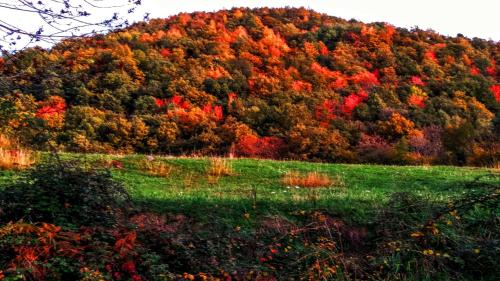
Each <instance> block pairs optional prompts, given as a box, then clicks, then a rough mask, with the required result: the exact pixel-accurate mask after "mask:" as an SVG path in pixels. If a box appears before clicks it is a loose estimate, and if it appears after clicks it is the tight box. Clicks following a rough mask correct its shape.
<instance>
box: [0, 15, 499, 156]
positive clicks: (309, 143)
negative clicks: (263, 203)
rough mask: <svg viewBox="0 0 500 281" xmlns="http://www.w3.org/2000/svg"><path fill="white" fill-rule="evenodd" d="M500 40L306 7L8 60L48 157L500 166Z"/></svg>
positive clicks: (11, 124) (5, 74)
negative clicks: (53, 150)
mask: <svg viewBox="0 0 500 281" xmlns="http://www.w3.org/2000/svg"><path fill="white" fill-rule="evenodd" d="M499 63H500V44H499V43H498V42H491V41H485V40H482V39H478V38H474V39H472V40H471V39H467V38H464V37H461V36H458V37H453V38H452V37H444V36H441V35H439V34H436V33H434V32H431V31H422V30H410V31H409V30H406V29H401V28H396V27H394V26H391V25H389V24H385V23H374V24H364V23H360V22H356V21H346V20H342V19H339V18H335V17H331V16H327V15H324V14H319V13H316V12H313V11H310V10H306V9H267V8H262V9H254V10H250V9H233V10H230V11H219V12H215V13H193V14H180V15H178V16H174V17H171V18H168V19H157V20H151V21H150V22H148V23H140V24H135V25H133V26H131V27H129V28H127V29H125V30H119V31H115V32H112V33H109V34H107V35H99V36H94V37H91V38H84V39H78V40H68V41H65V42H62V43H60V44H58V45H56V46H54V47H53V48H52V49H51V50H42V49H37V48H35V49H27V50H24V51H22V52H19V53H18V54H16V55H14V56H13V57H4V58H3V60H2V61H1V62H0V73H1V76H0V108H1V111H0V113H1V115H2V116H1V117H2V118H1V119H0V127H1V128H2V132H3V133H5V134H11V135H16V136H18V137H20V138H21V139H22V140H23V141H24V142H26V143H27V144H29V145H31V146H33V147H39V148H43V146H44V145H45V144H46V143H47V141H50V143H51V144H52V145H54V146H57V147H59V148H61V149H66V150H69V151H101V152H110V151H113V152H116V151H120V152H132V151H136V152H148V153H150V152H151V153H170V154H190V153H197V154H227V153H233V154H236V155H239V156H250V157H266V158H291V159H304V160H322V161H332V162H379V163H395V164H408V163H444V164H468V165H495V164H497V163H498V159H499V153H500V148H499V143H500V142H499V135H500V134H499V130H500V113H499V112H500V111H499V109H500V82H499V72H498V70H497V65H498V64H499Z"/></svg>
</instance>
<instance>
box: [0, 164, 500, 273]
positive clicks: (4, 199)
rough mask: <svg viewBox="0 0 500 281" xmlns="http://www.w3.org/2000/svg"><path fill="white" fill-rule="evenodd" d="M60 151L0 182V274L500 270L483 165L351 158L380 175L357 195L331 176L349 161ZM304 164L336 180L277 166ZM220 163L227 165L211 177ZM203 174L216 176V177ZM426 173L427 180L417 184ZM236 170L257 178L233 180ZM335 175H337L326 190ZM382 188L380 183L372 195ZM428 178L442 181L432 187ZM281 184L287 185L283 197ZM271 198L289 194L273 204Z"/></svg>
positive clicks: (494, 187) (490, 177) (495, 182)
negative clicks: (312, 181) (375, 162)
mask: <svg viewBox="0 0 500 281" xmlns="http://www.w3.org/2000/svg"><path fill="white" fill-rule="evenodd" d="M62 158H63V159H62V160H57V161H56V159H51V161H50V162H42V163H41V164H39V165H37V166H36V167H35V168H34V169H32V170H29V171H28V172H27V173H24V174H22V175H20V174H18V173H15V174H12V173H9V172H4V173H2V175H3V178H4V177H7V178H8V179H10V180H2V181H1V182H2V183H3V185H2V190H1V192H0V223H1V227H0V251H1V253H2V255H1V256H0V270H1V271H0V280H134V281H137V280H261V281H262V280H495V279H496V278H497V277H498V276H499V272H498V268H497V266H496V265H497V264H498V262H499V260H498V257H499V255H498V253H499V247H500V246H499V244H498V243H499V237H498V234H499V233H500V231H499V230H500V229H499V217H500V216H499V206H498V203H499V201H498V195H499V182H500V180H499V178H498V174H495V173H492V172H488V171H486V170H470V171H468V172H466V171H465V170H458V168H450V169H449V170H446V168H444V167H443V168H442V169H441V171H440V172H438V170H427V171H424V172H423V173H421V174H420V175H419V174H418V169H422V168H419V167H406V168H403V167H393V168H390V167H385V168H384V167H377V166H374V167H372V170H370V167H359V168H361V170H364V171H365V173H372V174H376V175H375V176H377V177H378V178H383V180H382V181H380V182H378V183H376V184H374V182H370V179H369V177H368V178H364V179H362V181H364V182H366V183H365V184H366V186H363V187H361V189H360V190H356V188H357V187H356V179H352V178H351V177H350V176H346V175H345V174H343V176H342V177H340V176H338V175H342V173H340V172H339V171H338V170H337V171H335V173H334V174H332V173H331V172H332V170H331V169H340V170H342V169H344V172H346V173H351V174H349V175H354V174H353V173H355V170H356V168H357V167H356V166H348V165H347V166H343V167H342V166H341V167H338V166H331V167H330V166H328V165H315V167H314V166H313V165H312V164H303V163H299V162H296V163H293V162H290V163H288V162H283V163H279V162H272V161H261V160H244V159H242V160H222V159H219V160H212V161H206V160H205V159H198V160H196V159H162V158H158V159H153V158H151V157H149V158H144V157H139V156H134V157H125V158H115V159H112V158H109V157H102V156H91V157H88V158H87V159H85V160H84V161H83V162H75V160H71V159H67V158H74V156H71V155H70V156H68V155H64V156H63V157H62ZM141 161H154V162H161V163H163V165H159V164H154V165H145V164H143V163H142V164H141ZM259 165H260V168H259ZM264 165H266V166H264ZM154 166H157V167H160V168H158V169H160V170H164V169H165V167H166V166H168V167H170V172H169V173H168V174H161V173H160V174H156V175H152V174H151V172H152V168H151V167H154ZM221 167H222V168H221ZM108 169H112V171H113V172H112V173H110V172H109V170H108ZM307 169H309V170H310V169H315V170H316V171H317V173H318V174H320V175H322V179H324V178H326V177H330V178H331V179H333V178H334V177H333V175H337V177H336V178H335V179H336V180H335V181H332V184H331V185H330V186H321V187H319V186H314V188H307V187H300V186H287V185H286V184H287V183H285V182H283V179H287V177H289V175H290V173H289V171H291V170H294V171H297V170H302V171H306V170H307ZM350 169H352V170H353V171H349V170H350ZM384 169H389V171H384ZM429 169H433V168H429ZM453 169H455V170H453ZM220 170H224V171H226V172H224V173H215V172H214V171H220ZM276 170H280V171H278V172H276ZM252 171H253V172H254V173H256V174H259V175H260V180H261V182H259V178H256V177H255V176H254V175H253V174H251V173H252ZM318 171H321V173H320V172H318ZM190 173H191V174H190ZM247 173H248V174H247ZM274 173H276V174H274ZM296 173H297V172H296ZM398 173H399V174H401V175H400V176H401V182H400V183H401V184H404V183H405V182H408V181H409V180H411V181H413V182H417V180H416V179H420V180H422V181H423V182H421V183H419V184H417V185H414V187H413V188H410V189H407V188H405V187H401V186H399V184H397V185H395V183H398V182H397V180H395V179H394V178H392V179H391V178H390V177H388V175H394V174H398ZM412 173H415V174H416V175H415V174H412ZM454 173H459V174H461V175H462V178H460V179H457V177H456V174H454ZM214 174H218V177H217V178H216V179H215V180H214V178H213V176H214ZM427 174H433V175H432V176H431V177H430V178H429V179H427V183H426V182H425V180H426V179H425V178H424V175H427ZM16 175H18V176H16ZM19 175H20V176H19ZM141 175H142V178H141ZM276 175H281V176H276ZM368 176H370V175H368ZM16 177H17V179H16ZM246 177H248V179H249V180H252V179H253V182H254V185H255V187H253V188H252V187H251V186H248V187H243V189H241V188H242V186H243V185H245V184H246V183H247V181H246V180H245V179H246ZM273 178H274V182H271V180H270V179H273ZM340 178H342V182H343V184H342V185H337V184H336V183H337V182H338V181H339V179H340ZM300 179H301V180H303V178H300ZM446 179H453V181H451V182H447V181H446ZM12 180H14V181H15V183H11V182H12ZM391 180H392V182H390V181H391ZM134 181H135V182H134ZM384 181H385V183H384ZM121 182H123V183H124V184H125V185H126V186H127V188H126V189H124V188H123V183H121ZM322 182H323V181H322ZM358 183H359V182H358ZM384 184H386V185H387V187H389V189H388V190H387V191H388V192H383V190H384ZM408 184H409V185H410V184H411V183H410V182H408ZM155 185H157V189H156V188H155V187H154V186H155ZM425 185H431V186H432V187H433V188H434V185H435V190H434V192H435V193H434V194H435V196H433V197H429V196H427V195H426V194H425V192H424V191H425V188H422V186H425ZM438 186H441V187H442V188H443V189H441V192H442V193H441V195H440V196H439V194H440V191H439V189H438V188H437V187H438ZM370 187H371V188H370ZM148 188H150V189H151V190H149V192H151V193H150V194H148V191H147V189H148ZM358 188H359V187H358ZM349 189H354V191H355V194H358V193H363V190H364V192H367V191H369V190H371V191H372V192H381V191H382V192H381V195H380V196H381V197H384V196H385V197H386V198H389V199H388V200H383V202H378V203H377V204H378V205H377V206H379V207H378V208H374V206H373V205H371V204H370V203H369V201H378V199H377V198H379V197H377V195H375V196H374V197H371V199H369V198H370V197H369V196H370V195H368V197H364V202H363V200H362V198H363V196H362V195H358V197H357V198H353V196H354V195H349V192H351V191H349ZM405 189H406V190H405ZM126 190H127V191H126ZM160 190H163V195H162V194H161V193H158V192H159V191H160ZM265 190H268V192H269V193H268V194H266V193H265ZM190 191H193V194H195V192H196V194H197V196H198V197H196V198H194V197H193V196H194V195H190ZM285 191H287V192H291V193H294V194H293V196H292V197H286V196H288V195H286V192H285ZM155 192H156V193H155ZM169 192H173V193H172V194H170V195H169ZM276 192H280V193H281V194H275V193H276ZM332 192H333V193H332ZM129 194H130V195H129ZM273 196H277V197H274V198H273ZM301 196H303V197H301ZM329 196H331V197H329ZM280 198H281V199H285V200H284V201H288V202H286V203H283V202H282V203H280ZM287 198H288V199H287ZM334 198H337V200H338V201H336V202H341V201H344V202H345V203H347V205H351V206H355V207H356V209H349V208H347V207H346V206H341V204H336V202H334V204H332V205H328V203H327V202H328V201H331V200H333V199H334ZM325 199H328V200H325ZM356 200H357V201H359V202H358V204H357V205H355V203H354V202H355V201H356ZM155 201H156V202H155ZM335 205H339V206H335ZM362 209H364V210H362Z"/></svg>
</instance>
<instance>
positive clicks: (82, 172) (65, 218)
mask: <svg viewBox="0 0 500 281" xmlns="http://www.w3.org/2000/svg"><path fill="white" fill-rule="evenodd" d="M51 160H55V159H51ZM127 200H128V195H127V192H126V190H125V188H124V186H123V185H122V184H121V183H119V182H117V181H115V180H113V178H112V176H111V173H110V172H109V171H108V170H103V169H94V168H87V167H85V166H83V165H82V164H81V163H79V162H76V161H64V162H61V161H48V162H44V163H41V164H39V165H37V166H36V167H35V168H33V169H32V170H30V171H28V172H27V173H26V174H24V175H23V176H22V178H21V179H20V180H19V181H18V182H17V183H14V184H12V185H10V186H7V187H6V188H5V189H4V190H3V191H2V192H0V222H7V221H17V220H20V219H24V220H27V221H31V222H47V223H55V224H58V225H109V224H112V223H113V222H115V220H116V215H118V214H120V213H121V212H122V208H121V207H122V206H123V204H124V203H125V202H126V201H127Z"/></svg>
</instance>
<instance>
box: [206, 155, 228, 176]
mask: <svg viewBox="0 0 500 281" xmlns="http://www.w3.org/2000/svg"><path fill="white" fill-rule="evenodd" d="M207 174H208V175H209V176H212V177H223V176H231V175H233V174H234V171H233V167H232V166H231V163H229V161H228V160H226V159H224V158H210V166H209V167H208V169H207Z"/></svg>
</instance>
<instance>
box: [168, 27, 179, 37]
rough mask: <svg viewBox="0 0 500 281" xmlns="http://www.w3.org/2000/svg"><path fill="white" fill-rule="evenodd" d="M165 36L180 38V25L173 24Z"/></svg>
mask: <svg viewBox="0 0 500 281" xmlns="http://www.w3.org/2000/svg"><path fill="white" fill-rule="evenodd" d="M167 36H169V37H171V38H181V37H182V36H183V31H182V29H181V28H180V27H177V26H175V25H173V26H171V27H170V28H169V29H168V31H167Z"/></svg>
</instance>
